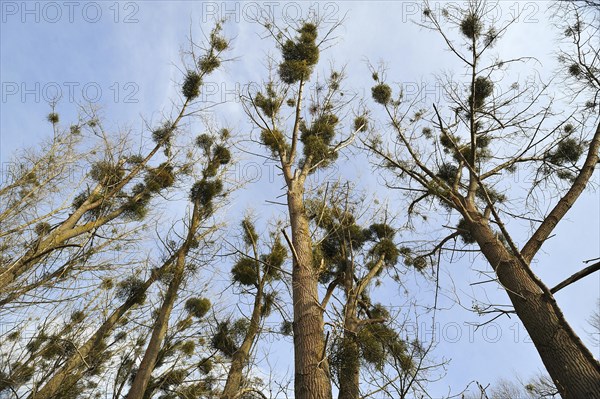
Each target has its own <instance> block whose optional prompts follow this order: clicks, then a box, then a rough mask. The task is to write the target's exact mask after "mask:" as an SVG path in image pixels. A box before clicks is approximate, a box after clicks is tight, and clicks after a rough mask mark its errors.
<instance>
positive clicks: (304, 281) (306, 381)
mask: <svg viewBox="0 0 600 399" xmlns="http://www.w3.org/2000/svg"><path fill="white" fill-rule="evenodd" d="M302 183H303V182H302V181H299V180H297V179H294V180H293V181H291V182H290V183H289V184H288V192H287V200H288V208H289V213H290V223H291V228H292V245H293V248H292V253H293V255H294V262H293V270H292V296H293V302H294V323H293V331H294V366H295V378H294V393H295V398H296V399H331V397H332V396H331V395H332V394H331V381H330V375H329V365H328V362H327V357H326V352H325V342H324V339H323V331H324V326H323V312H322V310H321V307H320V304H319V294H318V290H317V284H318V278H317V275H316V272H315V270H314V266H313V253H312V241H311V238H310V230H309V224H308V219H307V217H306V212H305V209H304V199H303V194H304V192H303V191H304V190H303V184H302Z"/></svg>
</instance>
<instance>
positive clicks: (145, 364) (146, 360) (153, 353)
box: [127, 249, 187, 399]
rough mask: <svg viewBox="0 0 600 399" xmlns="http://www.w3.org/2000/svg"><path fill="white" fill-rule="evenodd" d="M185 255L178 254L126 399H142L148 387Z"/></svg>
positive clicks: (182, 252) (166, 326) (171, 308)
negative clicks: (150, 334) (163, 298)
mask: <svg viewBox="0 0 600 399" xmlns="http://www.w3.org/2000/svg"><path fill="white" fill-rule="evenodd" d="M186 254H187V250H184V249H182V250H180V252H179V254H178V257H177V264H176V265H175V271H174V276H173V280H171V283H170V284H169V288H168V289H167V294H166V295H165V300H164V302H163V304H162V306H161V308H160V312H159V314H158V317H157V319H156V322H155V323H154V328H153V330H152V337H151V338H150V342H149V343H148V347H147V348H146V352H145V353H144V357H143V359H142V362H141V363H140V367H139V368H138V371H137V373H136V375H135V379H134V380H133V383H132V384H131V388H130V390H129V393H128V394H127V399H142V398H143V397H144V392H145V391H146V388H147V387H148V382H149V381H150V377H151V376H152V372H153V371H154V366H155V364H156V359H157V357H158V352H159V351H160V348H161V346H162V343H163V341H164V339H165V336H166V334H167V328H168V326H169V317H170V316H171V311H172V310H173V306H174V304H175V299H177V293H178V291H179V287H180V286H181V282H182V281H183V272H184V268H185V257H186Z"/></svg>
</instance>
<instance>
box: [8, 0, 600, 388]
mask: <svg viewBox="0 0 600 399" xmlns="http://www.w3.org/2000/svg"><path fill="white" fill-rule="evenodd" d="M433 4H434V5H435V4H440V5H442V4H447V2H439V3H433ZM500 4H501V6H498V9H497V13H498V14H497V15H498V18H499V20H500V21H506V20H508V18H509V17H510V15H511V14H513V13H514V12H515V11H519V12H521V15H520V18H519V20H518V21H517V22H516V23H515V24H514V26H513V27H512V28H511V29H510V30H509V33H508V34H507V35H506V36H505V37H504V39H503V40H502V41H501V42H500V43H499V45H498V46H497V47H496V49H495V52H497V53H498V54H501V55H502V57H506V58H508V57H509V56H523V55H526V56H533V57H535V58H536V59H537V60H538V61H539V63H536V64H534V65H528V66H527V68H524V71H523V74H522V75H520V78H525V77H526V75H527V73H528V72H527V71H526V70H527V69H529V70H530V69H531V68H532V67H533V68H535V70H536V71H537V72H539V74H540V76H542V77H544V78H549V77H551V76H553V74H554V73H555V71H556V62H555V60H556V57H555V55H554V51H555V50H556V44H555V39H556V37H557V36H558V32H557V31H556V30H555V29H553V27H552V26H551V24H550V23H549V22H548V18H549V14H548V13H547V12H546V9H545V3H543V2H524V1H523V2H519V1H506V2H501V3H500ZM1 7H2V21H1V22H2V23H1V25H0V29H1V31H0V35H1V37H0V51H1V61H0V66H1V76H0V80H1V82H2V99H1V103H0V111H1V114H0V161H2V162H3V163H4V162H7V161H8V160H9V158H10V156H11V154H12V153H13V152H14V151H15V150H17V149H19V148H23V147H24V146H29V145H33V144H35V143H36V142H38V141H39V140H40V139H42V138H44V137H49V135H50V134H51V128H50V126H49V124H48V123H47V122H46V120H45V118H46V115H47V114H48V112H49V107H48V104H47V100H49V99H50V97H51V96H52V93H55V92H56V88H57V87H58V88H60V91H61V92H62V94H63V97H62V99H61V101H60V102H59V104H58V108H57V110H58V112H59V114H60V115H61V119H62V120H64V121H67V120H72V119H73V118H74V117H75V115H76V108H77V103H83V102H85V100H92V101H94V102H95V103H96V104H97V105H98V106H100V107H101V109H102V111H101V114H102V115H103V116H104V120H105V123H106V125H107V126H108V127H109V128H110V129H113V130H115V131H116V130H119V129H125V128H133V129H134V130H137V131H140V132H141V131H142V130H143V122H142V118H145V119H146V120H151V121H155V122H158V121H160V120H161V116H162V112H167V113H168V111H169V110H170V106H171V101H172V100H173V99H175V98H176V97H177V95H178V90H179V86H178V85H179V83H178V82H180V80H181V77H182V72H181V70H182V67H181V65H182V64H181V50H182V49H184V48H185V47H186V44H187V38H188V37H189V34H190V32H191V33H192V34H193V36H194V39H195V40H196V41H201V40H202V39H203V36H202V35H203V34H206V33H207V32H208V31H209V29H210V26H211V23H212V20H213V19H212V17H213V16H214V15H221V14H222V13H224V14H225V15H226V16H228V17H229V18H230V21H229V22H228V23H227V24H226V27H225V32H226V34H227V35H228V36H230V37H233V38H234V39H233V50H232V52H231V55H232V57H235V58H236V59H235V60H233V61H232V62H230V63H228V64H227V65H226V66H225V68H224V70H223V72H219V73H217V74H216V75H214V77H213V78H211V81H210V82H208V86H207V88H206V89H205V90H209V92H208V93H205V95H204V96H205V97H203V100H204V101H205V102H206V104H207V105H210V104H212V103H214V102H223V101H224V102H225V103H224V104H222V105H220V106H219V107H217V108H214V109H213V111H214V112H213V115H214V118H215V120H216V121H217V123H218V124H220V125H226V126H228V127H230V128H232V129H233V131H234V132H236V134H237V135H238V136H239V137H244V135H245V134H248V133H249V127H248V125H247V124H246V121H245V118H244V114H243V111H242V110H241V106H240V104H239V102H237V101H235V96H234V94H233V92H234V91H235V90H236V89H238V88H240V87H242V86H243V85H244V84H246V83H248V82H255V81H261V80H264V79H266V78H267V72H266V67H265V65H266V61H265V59H266V57H267V55H269V54H276V53H275V49H274V47H273V46H272V43H270V42H269V41H268V40H261V39H260V32H261V30H260V29H259V26H258V25H257V24H255V23H253V22H252V21H251V18H250V17H251V16H252V15H253V14H254V13H255V12H256V10H257V9H258V7H260V8H261V9H263V10H264V9H269V7H270V9H271V10H273V13H274V15H275V16H276V17H277V18H279V19H280V20H285V19H286V18H288V19H290V20H292V21H297V20H298V16H303V17H306V16H308V15H309V13H310V12H317V13H319V15H321V16H323V17H324V18H326V22H327V21H330V22H335V21H338V20H339V19H340V18H342V17H343V16H344V15H345V21H344V24H343V26H342V27H340V28H339V30H338V31H337V41H336V43H337V44H336V45H335V46H334V47H332V48H330V49H328V50H327V51H326V52H324V53H323V54H322V56H321V59H322V61H321V64H320V66H319V68H320V69H319V70H320V71H321V72H324V71H326V70H327V66H328V65H329V63H332V64H333V65H336V66H338V67H341V66H344V65H345V67H346V73H347V75H348V77H349V81H348V85H349V86H351V87H353V88H356V89H357V90H358V91H359V93H360V94H362V93H363V92H360V89H361V88H365V87H366V88H369V87H370V85H371V84H372V81H371V79H370V72H369V70H368V67H367V64H366V60H368V61H369V62H371V63H373V64H377V63H378V62H379V61H384V62H385V63H386V65H387V66H388V70H387V77H388V80H389V81H390V82H393V83H397V84H398V85H399V86H401V87H404V88H405V90H407V92H408V93H410V90H413V88H415V87H422V88H423V87H424V88H425V89H426V93H428V94H426V95H428V96H434V95H437V93H439V91H437V92H436V91H435V90H436V86H435V84H433V81H434V80H433V74H440V73H442V72H445V71H454V74H455V76H456V77H457V78H459V77H460V74H461V70H460V69H458V68H459V66H460V65H459V64H458V63H457V62H456V59H455V58H453V56H452V55H451V54H450V53H449V52H448V51H446V50H445V49H444V45H443V41H442V39H441V38H440V37H439V36H438V35H436V34H434V33H432V32H428V31H426V30H424V29H422V28H420V27H419V26H417V25H416V24H415V23H414V22H413V20H417V21H419V20H420V18H421V17H420V11H421V8H420V7H421V5H420V2H408V1H404V2H402V1H369V2H367V1H349V2H343V3H341V2H325V1H323V2H318V3H313V2H296V3H294V2H288V3H285V2H246V3H239V2H221V1H219V2H200V1H185V2H184V1H146V2H138V1H135V2H133V1H131V2H129V1H122V2H115V1H99V2H73V3H72V4H71V3H69V5H66V3H64V2H56V3H46V2H34V1H31V2H21V1H18V2H16V1H3V2H2V3H1ZM434 10H435V8H434ZM208 88H210V89H208ZM70 90H72V91H70ZM71 94H72V97H71ZM366 94H368V93H366ZM427 100H429V98H428V99H427ZM429 102H431V101H429ZM240 157H241V158H242V159H241V163H240V166H239V168H240V169H239V170H238V173H241V172H239V171H246V176H248V174H252V173H254V174H255V175H253V176H257V179H256V180H257V181H256V182H254V183H252V184H250V185H248V186H247V187H246V188H245V189H244V191H243V192H241V193H238V194H236V196H235V200H234V201H235V202H234V203H233V204H232V206H231V208H236V209H242V210H245V209H247V208H250V209H252V210H253V211H254V214H255V215H256V216H258V217H261V218H265V219H267V218H269V217H271V216H273V211H272V209H273V208H272V206H270V205H268V204H267V203H265V202H264V201H265V200H276V198H275V197H276V196H277V195H279V194H280V193H281V191H280V190H279V187H280V184H279V183H277V184H275V185H272V184H269V180H270V172H269V171H270V170H271V169H270V167H269V166H267V165H264V164H263V163H262V162H263V161H262V160H260V159H259V160H256V159H252V158H251V157H249V156H247V155H245V156H244V155H240ZM365 165H366V164H364V163H358V164H356V163H353V162H351V161H349V160H348V159H346V160H344V159H343V163H342V165H341V166H339V170H341V171H343V172H344V174H345V175H346V176H348V177H351V178H354V179H356V180H359V181H360V183H361V186H362V188H365V189H369V190H376V189H377V187H379V186H378V184H377V182H378V180H379V178H378V176H377V174H376V173H375V172H373V171H372V170H371V169H369V168H368V167H365ZM256 173H258V175H256ZM327 173H331V172H327ZM332 174H333V173H332ZM236 176H239V175H236ZM595 181H596V183H598V182H599V180H598V175H597V174H596V176H595ZM379 192H380V193H381V197H380V199H381V200H382V201H386V200H387V201H388V202H389V203H390V204H393V203H394V195H397V194H396V193H384V192H383V191H381V190H379ZM281 215H282V214H281V213H279V214H278V216H281ZM231 224H232V225H236V224H237V222H236V221H232V223H231ZM599 226H600V204H599V198H598V192H597V191H591V192H587V193H586V194H584V195H583V197H582V198H581V200H580V201H579V202H578V203H577V204H576V206H575V207H574V208H573V209H572V211H571V212H570V213H569V214H568V215H567V218H566V219H565V220H564V221H563V222H562V223H561V224H560V225H559V227H558V229H557V230H556V235H555V236H554V237H553V238H552V239H550V240H549V241H548V243H547V245H545V246H544V249H543V251H542V253H540V255H539V256H538V257H537V261H538V264H536V265H535V266H534V270H535V272H536V273H538V274H539V275H540V276H541V277H542V279H543V280H544V281H546V282H547V285H549V286H553V285H554V284H556V283H557V282H559V281H561V280H562V279H564V278H566V277H568V276H569V275H571V274H572V273H574V272H575V271H577V270H578V269H580V268H582V267H583V264H582V263H581V262H582V261H583V260H585V259H591V258H595V257H598V256H600V254H599V244H598V243H599V242H600V227H599ZM519 228H521V227H519ZM524 233H525V231H524V230H523V234H524ZM474 269H479V270H481V269H483V270H489V266H487V265H486V264H485V262H484V261H483V260H482V259H481V258H480V257H479V258H475V259H474V262H473V264H472V265H471V262H470V260H469V259H468V258H467V257H465V258H464V259H462V260H460V261H458V262H456V263H453V264H448V262H446V264H445V265H444V267H442V274H441V277H440V283H441V284H442V285H443V286H444V287H445V290H444V294H445V296H446V298H444V299H442V305H443V306H444V307H445V308H446V309H447V310H445V311H443V312H440V313H439V314H438V322H439V323H440V324H439V328H438V332H439V333H440V335H441V337H440V339H441V343H440V345H439V346H438V348H437V350H436V352H435V356H437V357H439V358H441V357H445V358H451V359H452V362H451V363H450V366H449V369H448V375H447V377H446V378H445V379H444V380H443V381H440V382H438V383H436V384H435V385H434V386H433V387H432V389H433V391H432V392H433V393H434V395H435V394H438V395H441V394H443V393H446V392H447V389H448V387H451V388H452V389H453V390H454V391H456V390H460V389H462V388H463V387H464V386H465V385H466V384H467V383H468V382H469V381H471V380H479V381H481V382H483V383H487V382H494V381H495V380H496V379H499V378H507V379H514V378H515V377H516V376H520V377H524V378H526V377H527V376H529V375H532V374H534V373H536V372H537V371H538V370H542V369H543V366H542V364H541V362H540V360H539V357H538V355H537V353H536V352H535V349H534V348H533V345H532V344H530V343H527V341H526V339H525V332H524V328H523V327H522V325H520V323H519V322H518V320H517V319H516V318H514V317H513V318H512V319H510V320H508V319H504V318H502V319H499V320H496V322H495V323H496V324H493V327H487V328H484V329H482V330H478V331H472V330H471V328H470V327H469V326H468V325H466V324H465V323H469V322H473V323H477V322H481V321H483V320H482V319H480V318H478V317H477V316H476V315H474V314H473V313H471V312H469V311H467V310H465V309H463V308H461V306H460V305H459V304H457V303H456V299H457V298H455V297H453V294H452V292H451V291H452V287H454V290H455V291H456V293H457V297H458V299H460V301H461V303H462V305H463V306H465V307H467V308H469V307H470V306H471V299H470V296H471V295H472V296H474V297H475V298H477V299H480V300H485V299H486V296H487V297H489V298H491V299H497V300H498V301H500V302H502V303H507V301H508V300H507V298H506V295H505V294H504V293H503V292H501V291H500V288H499V287H497V286H493V285H491V284H490V285H486V286H485V287H481V286H477V287H476V288H473V287H471V286H470V285H469V284H470V283H473V282H476V281H479V280H482V279H483V277H481V276H479V275H478V274H477V273H476V272H474V271H473V270H474ZM599 278H600V277H599V275H595V276H592V277H588V278H587V279H585V280H583V281H580V282H579V283H577V284H576V285H574V286H571V287H569V288H566V289H564V290H563V291H561V292H560V293H558V294H557V296H556V297H557V300H558V302H559V304H560V306H561V307H562V309H563V311H564V313H565V315H566V316H567V319H568V320H569V321H570V323H571V325H572V326H573V328H574V329H575V330H576V331H577V332H578V333H579V334H580V336H581V337H582V339H583V340H584V342H586V344H588V347H590V348H591V349H592V350H593V351H594V354H595V355H596V356H599V350H600V348H598V347H593V346H591V340H590V339H589V337H588V334H587V333H586V332H585V331H589V330H590V327H589V326H588V325H587V322H586V320H587V319H588V318H589V317H590V315H591V313H592V311H593V310H594V309H595V308H596V306H597V302H596V301H597V299H598V297H599V291H600V289H599V286H600V280H599ZM416 280H418V279H416ZM408 284H409V286H411V287H413V288H415V289H422V290H423V291H422V292H419V295H420V296H423V298H424V300H425V301H427V300H431V292H432V291H431V290H432V289H431V286H427V285H426V284H423V283H421V285H417V284H416V282H409V283H408ZM395 296H396V293H395V292H394V291H393V290H391V291H389V292H386V293H385V295H383V299H382V300H385V298H386V297H387V298H388V299H389V301H390V303H393V301H394V298H395ZM429 328H430V327H429ZM498 331H500V332H501V336H500V337H496V332H498ZM486 334H487V335H486ZM459 335H460V336H459ZM496 340H497V341H498V342H495V341H496ZM281 356H282V357H283V356H287V354H281ZM484 385H485V384H484Z"/></svg>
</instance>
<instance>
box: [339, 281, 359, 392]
mask: <svg viewBox="0 0 600 399" xmlns="http://www.w3.org/2000/svg"><path fill="white" fill-rule="evenodd" d="M351 276H352V275H351ZM351 296H352V295H351ZM355 304H356V301H355V300H353V299H352V300H351V299H350V298H348V302H347V303H346V310H345V317H344V338H343V341H342V345H343V346H342V353H341V356H342V359H341V364H340V369H339V376H338V377H339V384H340V392H339V394H338V399H358V398H359V395H360V391H359V385H360V381H359V375H360V352H359V347H358V337H357V333H358V319H357V318H356V305H355Z"/></svg>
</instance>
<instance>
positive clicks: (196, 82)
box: [181, 71, 202, 100]
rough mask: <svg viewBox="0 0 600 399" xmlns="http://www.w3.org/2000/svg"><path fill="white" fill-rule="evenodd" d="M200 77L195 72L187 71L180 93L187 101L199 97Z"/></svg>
mask: <svg viewBox="0 0 600 399" xmlns="http://www.w3.org/2000/svg"><path fill="white" fill-rule="evenodd" d="M201 84H202V77H201V76H200V75H199V74H198V72H196V71H188V72H187V75H186V77H185V80H184V82H183V87H182V88H181V91H182V92H183V96H184V97H185V98H186V99H187V100H193V99H194V98H196V97H198V96H199V95H200V85H201Z"/></svg>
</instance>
